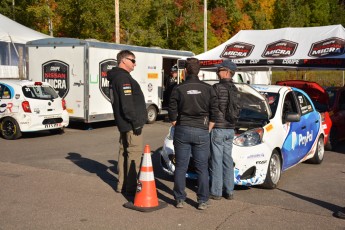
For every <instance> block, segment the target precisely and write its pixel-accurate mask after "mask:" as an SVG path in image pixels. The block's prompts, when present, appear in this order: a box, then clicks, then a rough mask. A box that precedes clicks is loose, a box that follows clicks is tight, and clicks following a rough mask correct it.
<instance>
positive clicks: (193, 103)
mask: <svg viewBox="0 0 345 230" xmlns="http://www.w3.org/2000/svg"><path fill="white" fill-rule="evenodd" d="M199 70H200V64H199V60H198V59H196V58H188V59H187V61H186V66H185V72H186V76H187V77H186V81H184V82H183V83H182V84H180V85H177V86H175V87H174V89H173V91H172V93H171V96H170V101H169V119H170V121H171V122H172V125H173V126H175V132H174V149H175V157H176V167H175V172H174V174H175V175H174V182H175V183H174V197H175V200H176V202H177V203H176V207H177V208H183V205H184V201H185V199H186V192H185V187H186V177H185V176H186V172H187V169H188V164H189V160H190V156H191V155H192V156H193V159H194V165H195V168H196V173H197V174H198V192H197V199H198V203H199V205H198V209H200V210H204V209H206V208H207V201H208V198H209V180H208V176H209V175H208V159H209V156H210V137H209V131H210V130H211V129H212V127H213V125H214V121H215V115H216V113H217V108H218V105H217V97H216V94H215V92H214V90H213V88H212V87H211V86H210V85H208V84H206V83H204V82H202V81H200V80H199V78H198V73H199Z"/></svg>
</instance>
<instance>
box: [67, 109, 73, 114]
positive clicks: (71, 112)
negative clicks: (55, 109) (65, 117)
mask: <svg viewBox="0 0 345 230" xmlns="http://www.w3.org/2000/svg"><path fill="white" fill-rule="evenodd" d="M66 110H67V113H69V114H74V110H73V109H66Z"/></svg>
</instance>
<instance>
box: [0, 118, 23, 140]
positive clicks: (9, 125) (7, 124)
mask: <svg viewBox="0 0 345 230" xmlns="http://www.w3.org/2000/svg"><path fill="white" fill-rule="evenodd" d="M1 135H2V137H3V138H5V139H6V140H15V139H18V138H20V137H21V136H22V132H21V131H20V127H19V125H18V122H17V121H16V120H15V119H13V118H12V117H5V118H4V119H3V120H2V122H1Z"/></svg>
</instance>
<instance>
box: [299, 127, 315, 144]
mask: <svg viewBox="0 0 345 230" xmlns="http://www.w3.org/2000/svg"><path fill="white" fill-rule="evenodd" d="M312 140H313V131H311V133H309V131H308V132H307V134H306V135H305V136H303V135H302V134H299V135H298V144H299V145H304V146H306V145H307V143H308V142H310V141H312Z"/></svg>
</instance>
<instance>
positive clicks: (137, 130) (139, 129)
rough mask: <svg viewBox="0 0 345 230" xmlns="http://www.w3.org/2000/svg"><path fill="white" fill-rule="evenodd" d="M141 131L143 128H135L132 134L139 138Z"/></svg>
mask: <svg viewBox="0 0 345 230" xmlns="http://www.w3.org/2000/svg"><path fill="white" fill-rule="evenodd" d="M142 130H143V127H138V128H135V129H133V134H134V135H135V136H139V135H140V134H141V131H142Z"/></svg>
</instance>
